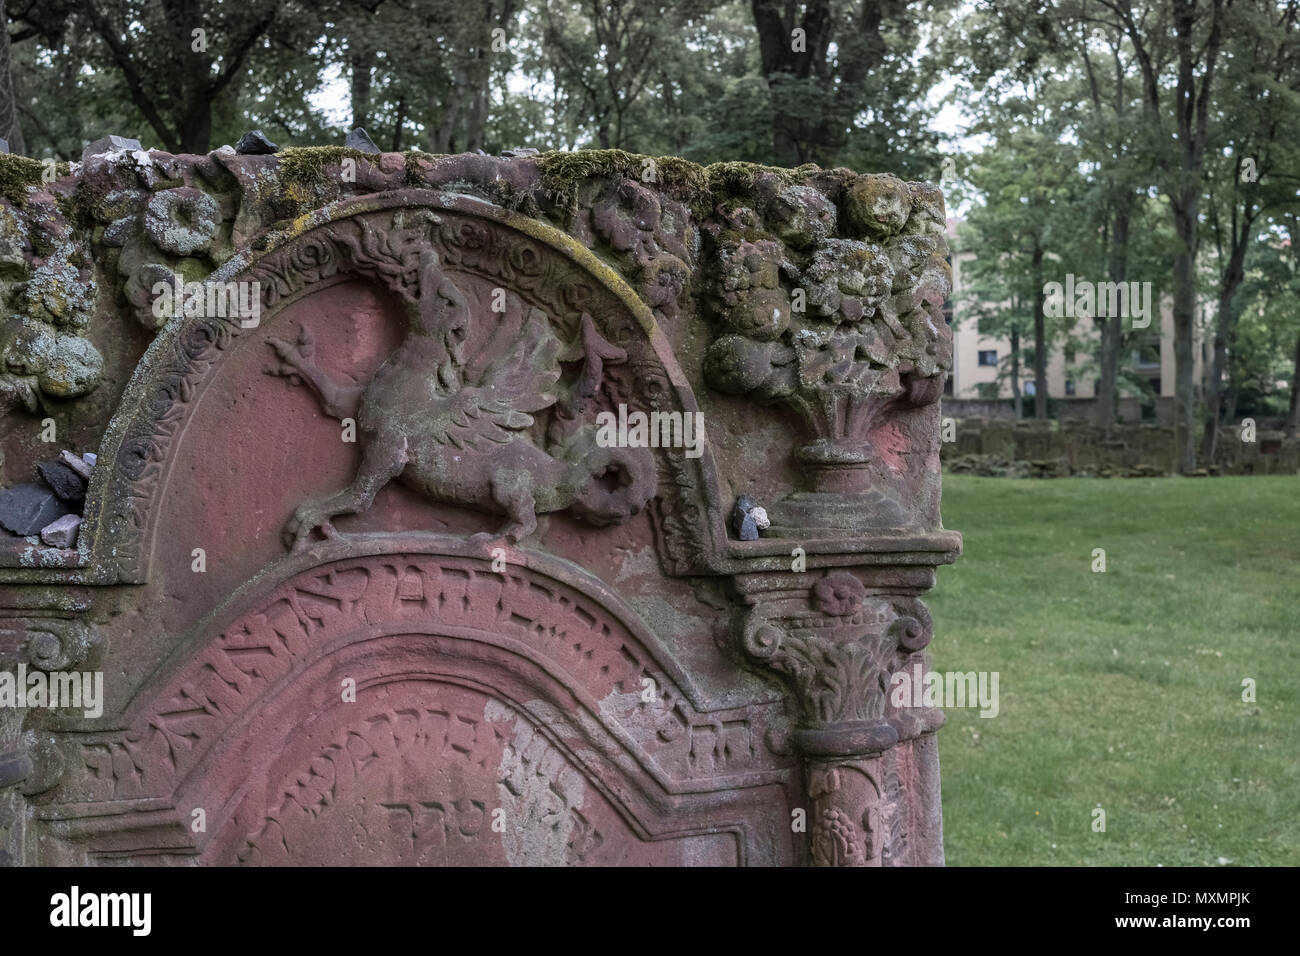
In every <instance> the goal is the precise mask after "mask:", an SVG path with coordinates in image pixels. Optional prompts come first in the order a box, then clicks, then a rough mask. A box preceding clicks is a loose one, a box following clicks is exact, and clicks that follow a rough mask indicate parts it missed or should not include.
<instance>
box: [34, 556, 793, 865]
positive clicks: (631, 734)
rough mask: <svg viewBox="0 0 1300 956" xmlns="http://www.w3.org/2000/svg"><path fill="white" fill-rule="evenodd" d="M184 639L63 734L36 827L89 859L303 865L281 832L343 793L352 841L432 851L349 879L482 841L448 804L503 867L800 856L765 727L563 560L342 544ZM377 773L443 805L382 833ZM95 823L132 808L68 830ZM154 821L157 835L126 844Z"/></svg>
mask: <svg viewBox="0 0 1300 956" xmlns="http://www.w3.org/2000/svg"><path fill="white" fill-rule="evenodd" d="M326 550H327V552H328V548H327V549H326ZM308 562H315V563H313V564H310V565H309V566H304V564H307V563H308ZM203 635H215V636H213V637H210V638H208V639H207V640H203V639H202V636H203ZM190 637H191V639H190V640H187V641H184V642H182V644H181V645H180V646H179V647H178V649H177V651H176V652H175V654H174V655H173V658H172V659H171V660H169V661H168V662H167V663H166V664H165V665H163V667H162V668H161V669H160V672H159V673H158V674H155V675H154V677H152V678H150V679H149V680H148V681H147V682H146V684H145V687H146V690H145V691H143V692H141V693H139V694H137V697H136V699H135V701H134V702H133V703H132V704H131V706H130V707H129V708H127V711H126V713H125V715H124V726H123V727H122V728H120V729H118V730H114V731H107V732H91V733H76V732H68V733H64V734H62V735H61V738H62V740H63V752H64V755H65V760H66V771H65V773H64V775H63V777H62V779H61V780H60V782H59V783H58V785H57V786H56V787H55V788H54V789H53V790H51V791H50V792H48V793H47V794H45V795H44V796H43V797H42V798H40V799H39V806H38V807H37V808H36V810H37V818H38V819H42V820H44V821H46V822H47V825H48V826H50V827H51V828H52V829H51V832H53V833H54V834H55V835H57V836H60V837H61V838H62V839H64V840H65V841H69V842H70V843H71V844H73V845H77V846H81V847H83V848H84V852H85V853H87V854H88V856H87V857H86V859H88V860H90V861H93V860H94V859H97V857H96V852H97V851H96V849H95V848H96V847H98V846H106V847H111V850H109V851H108V853H109V855H120V854H121V853H123V852H125V850H124V844H130V843H131V842H132V840H133V839H135V837H132V836H129V835H124V833H123V829H122V828H124V827H126V826H127V821H131V823H132V824H133V825H134V826H136V827H137V828H138V830H139V832H138V834H137V836H138V838H139V840H140V841H141V842H140V844H139V846H138V847H137V848H136V849H137V850H138V851H139V852H140V853H159V852H163V846H162V844H165V843H166V842H167V841H166V840H162V841H161V844H160V840H161V837H160V833H161V832H162V831H168V832H171V838H170V839H171V844H170V849H168V850H167V852H171V853H182V854H185V853H197V854H199V855H201V857H202V858H203V859H204V860H208V861H210V862H219V863H235V862H253V863H263V862H271V863H274V862H284V863H288V862H302V860H303V859H304V858H303V857H302V856H301V854H299V853H297V852H296V851H295V850H294V847H293V846H292V843H293V841H292V840H291V839H290V838H289V836H288V835H286V834H289V833H290V831H292V832H293V833H296V834H298V836H297V839H298V840H299V841H301V842H300V843H299V846H305V845H306V843H307V842H310V841H303V840H302V838H303V834H304V833H305V831H304V830H303V827H307V826H309V824H311V823H312V819H313V814H317V815H318V814H319V813H320V812H323V810H324V809H325V808H326V807H328V806H330V805H331V801H336V800H342V799H344V798H345V797H346V799H348V800H352V801H353V802H354V803H355V806H352V808H351V809H350V810H349V811H348V813H347V814H345V815H344V817H346V820H345V821H344V822H340V823H339V825H340V826H343V827H344V828H345V829H346V828H347V827H350V826H353V825H363V823H358V822H357V820H358V819H359V818H358V817H357V815H358V814H360V815H361V816H363V817H365V820H366V821H369V822H368V823H364V825H367V826H369V825H378V824H377V823H376V821H377V820H378V821H380V822H382V823H383V825H384V826H385V827H389V826H390V825H392V826H397V827H398V830H397V831H394V832H395V833H397V835H396V836H394V837H393V839H394V840H398V841H399V842H400V841H401V840H402V839H405V837H403V836H402V834H403V833H404V832H405V831H404V830H402V829H401V826H399V825H398V824H400V823H401V819H399V818H402V814H403V813H406V814H407V815H408V816H410V826H411V827H413V828H414V830H413V831H412V833H416V832H419V833H424V832H425V830H428V827H424V829H421V827H422V826H423V825H424V824H428V826H429V827H435V829H434V830H429V831H428V833H427V834H426V836H429V838H430V839H433V837H434V836H436V832H439V831H437V830H436V828H437V827H441V828H442V831H441V832H442V837H440V838H438V840H435V842H434V843H430V844H429V845H428V846H424V845H423V844H420V841H419V840H418V839H415V837H412V838H411V839H412V840H413V841H414V842H412V843H411V846H409V847H405V849H402V851H401V852H397V853H396V856H395V857H390V856H383V858H382V860H381V859H380V858H378V857H376V858H375V859H373V860H371V859H369V858H367V860H365V861H360V862H390V863H391V862H399V863H400V862H447V860H448V859H451V858H446V859H444V857H442V856H438V854H439V853H448V852H452V851H451V850H449V849H447V847H448V846H449V844H446V839H449V838H451V837H454V836H455V838H456V840H461V842H464V840H462V839H461V838H465V839H468V838H469V837H471V836H476V835H479V834H482V835H485V836H486V834H487V833H489V832H492V831H490V830H484V829H483V820H481V819H479V817H478V815H477V814H476V813H474V812H471V811H470V810H465V811H464V812H465V813H469V814H470V817H467V818H465V819H463V820H461V819H460V818H459V817H457V816H456V813H457V811H456V805H457V802H458V801H460V802H461V805H462V809H463V808H464V807H476V808H478V810H481V811H483V812H484V814H486V813H487V811H490V810H492V809H498V808H500V807H502V806H504V807H506V809H507V812H508V813H509V814H518V815H519V820H521V821H531V822H529V823H527V826H529V827H533V828H534V831H532V832H533V835H532V836H531V837H529V838H528V839H524V838H522V837H520V838H519V839H517V840H515V838H514V837H510V838H509V839H507V840H506V842H505V843H500V841H497V842H495V843H493V844H492V847H493V849H492V852H493V853H497V852H498V851H499V852H500V853H504V854H506V859H505V860H503V861H502V862H524V863H539V862H550V863H558V862H593V861H606V862H615V861H617V860H619V859H623V857H619V855H618V852H616V850H615V848H614V843H615V842H616V840H620V839H621V840H624V841H630V842H628V847H630V849H627V850H626V852H627V853H628V854H631V855H630V856H627V857H626V859H628V860H635V859H636V858H637V857H636V854H637V853H638V852H640V851H639V850H637V849H636V847H637V846H639V845H640V844H641V843H647V842H656V841H662V840H679V841H684V842H682V844H681V846H680V847H679V848H678V849H674V850H673V851H672V852H674V853H676V852H679V851H680V853H682V854H686V855H687V856H689V855H690V854H692V853H694V854H705V855H706V856H708V858H709V859H714V858H715V857H716V858H717V859H718V860H730V859H731V857H730V856H729V855H728V854H731V853H733V851H734V853H735V854H736V857H735V859H736V861H738V862H746V861H748V862H765V861H766V862H775V861H774V860H768V859H767V857H768V856H769V855H770V854H772V853H777V854H789V853H792V852H793V849H792V844H791V842H790V839H789V837H788V835H786V836H785V837H781V835H780V834H781V833H782V830H788V824H787V822H786V820H785V817H784V815H783V814H782V813H780V812H778V810H779V807H780V806H781V805H782V804H783V803H784V800H782V799H779V798H778V799H776V800H774V799H773V795H772V793H771V792H770V790H769V789H768V788H770V787H778V788H780V787H784V786H785V785H786V784H787V783H788V778H789V774H790V771H791V765H790V763H789V762H782V758H780V757H774V756H773V755H772V754H771V753H770V751H769V750H768V748H766V747H765V746H764V745H763V738H764V737H765V736H766V733H767V727H766V721H767V716H768V714H767V710H766V709H765V708H759V707H748V708H740V709H723V710H716V709H715V710H706V709H701V708H700V707H699V704H698V703H697V698H696V691H695V690H694V689H693V688H692V687H691V686H690V684H689V679H688V678H687V677H686V676H685V675H684V674H683V673H682V671H681V670H680V669H679V668H678V667H677V666H676V665H675V664H674V663H673V662H672V661H670V660H668V659H667V657H666V655H665V654H664V653H663V652H662V650H660V649H658V648H657V647H656V641H655V639H654V637H653V635H652V634H651V633H650V631H649V630H648V629H647V628H646V627H645V625H644V624H643V623H642V622H640V621H639V620H638V619H637V617H636V614H635V612H634V611H632V610H631V609H630V608H629V607H627V606H626V605H625V604H624V603H623V602H622V601H621V600H619V599H618V597H617V596H616V595H614V594H613V593H612V592H611V591H609V589H608V588H606V587H605V586H604V585H602V584H601V583H600V582H598V581H597V580H596V579H594V578H591V577H590V576H588V575H586V574H585V572H583V571H581V570H580V569H578V568H576V567H575V566H573V565H570V564H568V563H567V562H564V561H561V560H559V559H556V558H552V557H549V556H546V555H543V554H540V553H536V552H526V551H521V552H517V555H516V563H512V564H511V565H510V566H509V567H508V568H507V570H506V572H505V573H497V572H494V571H492V570H491V561H490V560H488V559H486V558H484V557H483V556H481V555H475V554H474V552H473V549H472V548H471V547H469V546H468V545H465V544H464V543H463V542H460V541H459V540H457V539H454V538H449V537H443V536H436V535H408V536H392V535H373V536H349V537H348V540H347V541H346V543H340V544H337V545H335V553H333V554H330V553H326V554H324V555H321V554H320V553H318V552H314V553H313V554H312V555H302V556H298V558H297V559H289V560H287V561H286V562H285V566H284V567H283V568H281V569H279V571H278V573H276V574H268V575H266V576H264V577H263V578H261V579H258V580H255V581H253V582H250V583H249V585H247V586H246V587H245V588H244V589H241V591H240V592H239V593H238V594H236V595H235V596H233V597H232V598H231V599H230V600H229V601H228V602H227V604H226V606H224V607H223V608H221V609H219V610H218V611H216V612H214V613H213V615H211V616H210V617H209V619H207V620H205V621H204V622H202V623H201V624H200V625H199V626H197V627H196V628H195V631H194V634H192V635H191V636H190ZM196 644H197V645H198V646H196ZM346 679H351V681H352V682H353V683H352V686H353V687H354V688H355V695H354V696H355V701H348V700H346V699H345V698H346V697H347V693H346V690H347V687H346V686H345V684H344V681H345V680H346ZM647 681H651V682H653V683H652V684H651V685H649V686H652V687H653V688H654V691H655V693H654V694H652V695H649V696H650V697H651V698H653V699H652V700H647V699H646V696H645V695H644V690H645V688H646V686H647V684H646V682H647ZM467 708H468V709H467ZM434 738H437V739H434ZM367 748H370V749H367ZM403 748H406V749H407V750H408V754H407V757H408V758H409V759H404V758H403V757H402V754H401V753H399V751H401V750H402V749H403ZM374 761H380V763H381V764H382V766H383V767H385V768H387V771H392V772H393V773H397V772H398V770H400V768H401V767H402V766H405V765H409V766H411V767H419V768H423V769H422V770H421V773H422V774H423V772H424V770H426V769H430V768H432V769H431V770H430V773H432V774H433V776H434V777H436V778H438V779H439V780H442V784H440V786H442V789H441V790H439V789H438V788H437V787H434V789H433V790H429V789H428V786H429V783H428V780H427V779H425V778H424V777H423V776H422V777H421V779H420V780H417V781H414V782H411V781H407V782H404V783H402V785H401V786H399V787H397V790H396V791H394V792H395V793H397V791H402V792H401V793H397V796H394V797H393V799H392V800H388V799H387V798H384V800H386V801H387V802H386V805H390V806H389V809H391V810H392V813H393V814H395V816H391V817H390V816H385V815H384V813H380V815H379V817H375V816H373V814H374V813H378V812H379V811H376V810H374V806H372V804H374V803H375V801H376V800H379V797H377V796H375V794H376V793H378V792H379V791H380V790H383V789H384V787H387V786H389V782H386V779H380V777H382V776H383V775H382V774H380V777H376V772H377V771H373V770H372V769H370V764H371V763H373V762H374ZM448 761H450V762H451V763H448ZM467 761H468V762H467ZM457 768H459V769H457ZM387 771H386V772H387ZM466 774H468V776H466ZM521 775H522V776H521ZM345 778H346V779H345ZM421 787H423V788H424V789H423V790H421V789H420V788H421ZM457 787H461V789H463V790H464V792H460V790H457V789H456V788H457ZM376 788H378V789H376ZM403 788H406V789H405V790H403ZM412 788H414V789H412ZM448 788H450V789H448ZM466 788H468V789H466ZM723 790H725V791H729V797H728V799H727V800H725V801H722V800H718V799H717V798H716V793H717V792H718V791H723ZM344 791H346V793H345V792H344ZM406 791H410V792H409V793H407V792H406ZM426 791H427V792H426ZM435 791H436V792H435ZM453 791H454V792H453ZM403 793H404V794H405V796H403V795H402V794H403ZM711 794H712V795H715V796H714V798H713V799H710V795H711ZM308 795H310V799H309V797H308ZM380 796H382V794H380ZM398 797H401V799H398ZM566 800H567V801H568V802H566ZM322 801H323V802H322ZM465 801H469V802H468V803H465ZM494 801H495V802H494ZM512 801H513V802H512ZM557 801H558V802H557ZM380 802H384V801H380ZM89 805H99V806H109V805H111V806H113V807H117V808H119V809H121V808H131V810H130V812H127V811H126V810H123V814H124V815H122V816H121V817H120V819H116V820H115V819H114V818H112V817H104V816H102V815H99V814H97V815H95V817H94V819H91V818H89V817H82V816H80V815H79V810H78V808H80V807H85V806H89ZM426 805H427V806H426ZM547 807H549V810H548V809H547ZM584 807H585V808H586V809H585V810H584ZM774 807H776V808H777V809H776V810H774V809H773V808H774ZM196 808H201V809H203V810H204V812H205V815H206V819H207V835H200V836H195V837H193V838H190V837H188V836H187V837H186V838H185V839H184V840H182V841H181V842H180V843H176V842H175V840H176V838H177V835H178V834H182V833H183V830H176V828H175V824H176V822H177V820H179V819H181V818H186V819H187V818H188V814H190V813H191V812H192V811H193V810H194V809H196ZM313 808H315V809H313ZM403 808H405V809H403ZM420 808H423V810H424V811H427V813H425V814H424V816H421V813H422V812H423V811H421V809H420ZM150 813H152V814H154V816H155V817H157V818H158V819H159V820H160V821H163V822H159V823H158V824H156V825H155V826H153V827H143V828H140V827H139V826H138V825H139V823H140V820H141V819H142V818H143V817H142V816H141V815H142V814H143V815H145V816H147V815H148V814H150ZM385 813H387V811H385ZM304 814H305V816H304ZM367 814H371V815H370V816H366V815H367ZM557 814H558V816H557ZM178 815H179V816H178ZM489 816H490V815H489ZM417 817H418V818H419V819H418V820H417ZM343 819H344V818H343V817H340V818H339V820H343ZM168 820H170V821H171V823H170V824H166V822H165V821H168ZM456 820H460V822H456ZM449 821H450V822H449ZM601 821H603V823H602V822H601ZM182 822H183V821H182ZM516 822H518V821H516ZM435 824H436V826H435ZM453 824H454V825H453ZM404 825H405V824H402V826H404ZM159 827H161V830H160V829H159ZM448 827H450V828H451V829H447V828H448ZM758 830H763V831H764V832H763V833H762V835H761V836H760V835H759V834H758ZM462 831H465V832H462ZM385 832H387V831H385ZM510 832H511V833H514V830H513V829H512V830H511V831H510ZM456 834H459V836H456ZM719 834H726V835H728V836H726V837H725V839H723V840H722V841H721V842H719V840H718V839H715V837H717V836H718V835H719ZM510 840H515V842H514V843H511V842H510ZM439 841H441V842H439ZM530 841H531V842H530ZM417 844H418V846H417ZM439 846H441V847H442V849H441V850H438V849H437V847H439ZM602 846H603V847H605V849H603V850H601V849H600V848H601V847H602ZM275 847H280V848H281V849H280V850H274V848H275ZM285 847H288V849H284V848H285ZM373 847H374V848H376V849H375V852H376V853H380V854H381V856H382V854H384V853H387V852H388V850H390V849H392V846H391V845H390V843H389V842H387V841H385V840H381V841H378V842H377V843H375V844H373ZM692 848H694V849H692ZM774 848H775V849H774ZM462 849H465V847H462ZM480 850H481V848H480ZM426 851H427V852H426ZM303 852H306V851H303ZM367 852H369V851H367ZM394 852H396V851H394ZM465 852H469V850H468V849H465ZM587 852H591V853H593V854H595V855H594V856H592V857H591V858H590V859H588V858H587V857H586V856H584V854H585V853H587ZM661 852H664V851H661ZM430 853H432V854H433V856H432V857H431V856H429V854H430ZM268 854H269V856H268ZM277 854H278V855H277ZM412 854H414V855H412ZM611 854H612V855H611ZM718 854H721V856H720V857H719V856H718ZM755 854H757V856H755ZM647 859H649V858H648V857H647ZM699 859H704V856H700V857H699ZM686 861H687V860H686V857H683V862H686Z"/></svg>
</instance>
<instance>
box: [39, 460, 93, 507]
mask: <svg viewBox="0 0 1300 956" xmlns="http://www.w3.org/2000/svg"><path fill="white" fill-rule="evenodd" d="M36 470H37V471H38V472H40V475H41V478H42V479H43V480H44V481H45V483H46V484H47V485H49V486H50V490H51V491H53V492H54V493H55V494H56V495H58V496H59V500H60V501H65V502H67V503H68V504H70V505H79V504H81V503H82V502H83V501H85V500H86V479H85V478H82V477H81V475H79V474H77V473H76V472H75V471H73V470H72V469H71V468H69V467H68V466H67V465H65V464H64V463H63V462H61V461H43V462H41V463H40V464H39V465H37V466H36Z"/></svg>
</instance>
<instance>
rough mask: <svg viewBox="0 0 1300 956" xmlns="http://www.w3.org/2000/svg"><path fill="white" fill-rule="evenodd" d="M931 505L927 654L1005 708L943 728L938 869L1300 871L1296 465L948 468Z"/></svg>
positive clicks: (953, 715) (954, 713)
mask: <svg viewBox="0 0 1300 956" xmlns="http://www.w3.org/2000/svg"><path fill="white" fill-rule="evenodd" d="M943 518H944V525H945V527H948V528H953V529H956V530H958V531H961V532H962V533H963V535H964V536H965V554H964V555H963V556H962V557H961V558H960V559H959V560H958V562H957V564H956V565H954V566H952V567H947V568H941V569H940V570H939V583H938V586H937V587H936V588H935V590H934V591H933V592H932V595H931V598H932V600H931V601H930V607H931V610H932V611H933V613H934V633H935V637H934V643H933V645H932V646H931V650H932V653H933V657H934V662H933V666H934V669H935V670H938V671H972V670H973V671H997V672H999V675H1000V678H999V680H1000V686H999V691H1000V705H1001V712H1000V713H999V714H998V716H996V717H993V718H980V717H979V716H978V711H977V710H976V709H949V710H948V711H947V714H948V724H947V726H946V727H945V728H944V729H943V730H942V731H941V732H940V734H939V742H940V743H939V753H940V762H941V764H942V767H943V813H944V821H943V823H944V843H945V846H946V850H947V858H948V863H949V864H950V865H954V866H962V865H966V866H978V865H1007V864H1010V865H1042V864H1056V865H1135V864H1141V865H1154V864H1163V865H1165V866H1186V865H1193V866H1201V865H1210V866H1215V865H1220V864H1221V863H1222V862H1223V861H1225V860H1226V861H1228V862H1230V863H1231V864H1233V865H1268V864H1289V865H1296V864H1300V477H1240V478H1205V479H1188V478H1159V479H1149V480H1148V479H1130V480H1113V481H1106V480H1101V479H1059V480H1051V481H1016V480H1010V479H1002V478H976V477H970V476H965V475H955V476H945V477H944V495H943ZM1094 548H1104V549H1105V558H1106V571H1105V573H1104V574H1100V573H1094V572H1093V570H1092V563H1093V558H1092V552H1093V549H1094ZM1247 677H1249V678H1254V679H1255V681H1256V683H1257V691H1256V694H1257V699H1256V701H1255V702H1254V703H1245V702H1243V701H1242V679H1243V678H1247ZM1097 806H1100V807H1101V808H1102V809H1104V810H1105V811H1106V832H1104V833H1096V832H1093V829H1092V822H1093V817H1092V809H1093V808H1094V807H1097Z"/></svg>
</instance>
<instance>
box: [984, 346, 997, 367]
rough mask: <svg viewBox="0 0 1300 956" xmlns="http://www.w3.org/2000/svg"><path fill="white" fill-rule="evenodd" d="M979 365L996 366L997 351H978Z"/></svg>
mask: <svg viewBox="0 0 1300 956" xmlns="http://www.w3.org/2000/svg"><path fill="white" fill-rule="evenodd" d="M980 364H981V365H997V364H998V350H997V349H988V350H987V351H985V350H983V349H981V350H980Z"/></svg>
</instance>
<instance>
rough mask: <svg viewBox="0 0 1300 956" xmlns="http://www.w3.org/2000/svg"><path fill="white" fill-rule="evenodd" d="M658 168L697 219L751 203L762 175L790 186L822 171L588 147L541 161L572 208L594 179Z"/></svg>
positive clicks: (548, 182)
mask: <svg viewBox="0 0 1300 956" xmlns="http://www.w3.org/2000/svg"><path fill="white" fill-rule="evenodd" d="M647 161H648V162H649V163H652V164H653V167H654V170H655V176H656V185H657V186H658V188H659V189H660V190H662V191H663V192H664V193H666V194H667V195H669V196H671V197H672V198H674V199H677V200H679V201H681V202H684V203H686V205H687V206H689V207H690V209H691V212H692V214H693V215H694V216H695V217H696V219H703V218H705V217H707V216H708V215H709V214H710V213H711V212H712V211H713V209H714V208H715V207H717V206H718V205H723V206H724V207H725V206H735V205H748V204H749V203H750V202H751V201H752V198H753V193H754V185H755V183H756V182H757V180H758V177H759V176H761V175H763V174H764V173H770V174H771V175H773V176H775V177H777V178H778V179H779V180H780V181H781V182H782V183H784V184H787V185H794V184H800V183H803V182H805V181H806V180H807V179H808V177H809V176H810V175H812V174H813V173H815V172H819V171H820V169H819V167H818V166H816V165H813V164H811V163H810V164H806V165H804V166H800V167H799V168H797V169H782V168H780V167H776V166H764V165H762V164H760V163H744V162H725V163H713V164H712V165H709V166H701V165H700V164H699V163H695V162H692V161H690V160H688V159H682V158H681V157H680V156H645V155H642V154H639V153H629V152H626V151H624V150H621V149H583V150H577V151H575V152H571V153H569V152H558V151H557V152H548V153H542V154H541V155H540V156H538V157H537V162H538V167H539V169H540V170H541V174H542V186H543V188H544V189H546V190H547V192H548V193H549V194H550V195H551V196H552V197H553V198H554V199H555V200H556V201H557V202H559V203H560V204H561V205H566V206H567V205H572V203H573V202H574V200H575V198H576V193H577V188H578V185H579V184H580V183H582V182H583V181H584V180H586V179H588V178H591V177H593V176H608V175H612V174H622V175H624V176H627V177H629V178H631V179H636V180H641V177H642V173H643V171H644V170H645V169H646V163H647Z"/></svg>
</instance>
